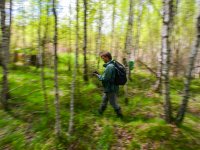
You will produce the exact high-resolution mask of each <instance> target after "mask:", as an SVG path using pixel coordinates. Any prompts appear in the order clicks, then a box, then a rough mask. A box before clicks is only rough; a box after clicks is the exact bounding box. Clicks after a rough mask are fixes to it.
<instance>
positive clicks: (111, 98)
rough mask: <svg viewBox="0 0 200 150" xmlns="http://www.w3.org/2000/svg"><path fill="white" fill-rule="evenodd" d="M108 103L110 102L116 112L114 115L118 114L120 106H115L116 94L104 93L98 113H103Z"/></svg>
mask: <svg viewBox="0 0 200 150" xmlns="http://www.w3.org/2000/svg"><path fill="white" fill-rule="evenodd" d="M108 101H109V102H110V104H111V106H112V107H113V109H114V110H115V111H116V113H118V112H120V106H119V105H118V104H117V94H116V93H114V92H112V93H104V95H103V98H102V103H101V105H100V108H99V111H100V113H103V111H104V110H105V109H106V107H107V104H108ZM120 113H121V112H120Z"/></svg>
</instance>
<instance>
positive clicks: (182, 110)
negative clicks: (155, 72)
mask: <svg viewBox="0 0 200 150" xmlns="http://www.w3.org/2000/svg"><path fill="white" fill-rule="evenodd" d="M196 28H197V34H196V39H195V41H194V45H193V48H192V50H191V53H190V57H189V64H188V68H187V73H186V78H185V85H184V93H183V100H182V104H181V106H180V108H179V111H178V114H177V117H176V124H181V123H182V122H183V119H184V116H185V112H186V109H187V105H188V100H189V96H190V95H189V94H190V83H191V77H192V70H193V68H194V63H195V60H196V57H197V53H198V51H199V44H200V11H199V13H198V17H197V23H196Z"/></svg>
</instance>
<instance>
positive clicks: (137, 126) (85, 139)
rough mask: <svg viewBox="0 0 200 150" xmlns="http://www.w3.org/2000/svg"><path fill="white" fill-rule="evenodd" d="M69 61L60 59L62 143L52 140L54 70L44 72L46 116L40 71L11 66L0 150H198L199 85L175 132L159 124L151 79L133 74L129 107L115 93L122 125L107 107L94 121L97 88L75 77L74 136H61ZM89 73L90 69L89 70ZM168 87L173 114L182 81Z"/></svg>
mask: <svg viewBox="0 0 200 150" xmlns="http://www.w3.org/2000/svg"><path fill="white" fill-rule="evenodd" d="M69 58H70V57H69V56H68V57H66V56H65V55H62V56H60V58H59V63H60V64H59V78H58V79H59V94H60V104H61V108H60V109H61V121H62V122H61V123H62V137H61V139H60V140H58V139H56V138H55V134H54V124H55V120H54V115H55V108H54V87H53V86H54V83H53V77H54V76H53V70H52V69H50V68H45V71H46V76H45V82H46V85H47V94H48V95H47V96H48V101H49V113H48V114H46V113H45V110H44V100H43V95H42V92H41V90H39V89H40V88H41V85H40V69H36V68H35V67H28V68H24V67H22V66H15V68H14V69H12V70H10V75H9V81H10V83H9V85H10V90H11V99H10V101H9V105H10V110H9V111H8V112H5V111H3V110H2V108H1V109H0V116H1V118H0V149H13V150H23V149H24V150H27V149H29V150H41V149H43V150H55V149H59V150H64V149H68V148H71V149H75V150H79V149H80V150H85V149H86V150H90V149H91V150H93V149H99V150H107V149H115V148H116V147H119V148H121V149H123V148H124V149H130V150H135V149H136V150H137V149H156V150H157V149H160V150H171V149H172V150H174V149H177V150H179V149H181V150H182V149H183V150H184V149H185V150H188V149H191V150H193V149H194V150H197V149H199V148H200V142H199V138H200V126H199V123H200V120H199V114H200V105H199V100H198V97H200V94H199V93H198V91H200V87H199V84H200V81H199V79H195V80H193V81H192V84H191V93H192V95H194V98H195V99H196V100H195V101H194V100H192V101H190V103H189V109H188V113H187V114H186V117H185V120H184V124H183V126H181V127H180V128H177V127H176V126H174V125H168V124H166V123H165V121H164V120H163V102H162V97H161V96H160V95H159V94H157V93H154V92H153V91H151V90H150V89H151V86H152V84H154V82H155V78H154V77H153V76H150V75H148V74H147V73H144V71H138V70H137V71H136V72H134V73H133V76H132V82H130V83H129V84H128V89H129V105H125V103H124V92H123V88H122V87H121V88H120V92H119V99H118V101H119V104H120V105H121V107H122V110H123V114H124V118H123V119H119V118H117V117H116V114H115V113H114V111H113V108H112V107H111V106H110V105H109V106H108V108H107V110H106V111H105V114H104V115H103V116H99V115H98V113H97V109H98V107H99V104H100V103H101V95H102V89H101V83H100V82H99V81H98V80H97V79H95V78H93V77H92V76H91V75H90V81H89V82H87V83H85V82H84V81H83V79H82V74H81V71H80V73H79V74H78V79H77V84H76V85H77V89H76V92H75V120H74V121H75V127H74V133H73V135H72V136H71V137H70V138H69V137H68V136H67V135H66V134H67V130H68V121H69V107H70V85H71V80H72V75H71V73H72V72H70V71H68V68H67V67H66V66H67V60H68V59H69ZM91 58H92V57H91ZM94 59H95V58H94ZM91 61H93V58H92V60H91ZM72 63H73V61H72ZM92 69H94V66H92V67H91V68H90V70H92ZM171 83H172V86H173V87H174V88H173V89H172V91H171V92H172V102H173V106H174V108H175V109H177V108H178V105H179V104H180V101H181V96H180V95H179V93H178V92H177V90H182V87H183V80H182V79H172V81H171ZM175 89H176V90H175ZM34 91H35V92H34ZM174 111H176V110H174Z"/></svg>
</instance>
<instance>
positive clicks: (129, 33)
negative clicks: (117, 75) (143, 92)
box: [125, 0, 134, 80]
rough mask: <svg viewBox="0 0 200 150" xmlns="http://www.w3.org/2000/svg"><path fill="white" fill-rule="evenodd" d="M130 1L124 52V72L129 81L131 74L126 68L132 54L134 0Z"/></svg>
mask: <svg viewBox="0 0 200 150" xmlns="http://www.w3.org/2000/svg"><path fill="white" fill-rule="evenodd" d="M129 1H130V8H129V18H128V28H127V34H126V43H125V52H126V64H127V66H126V70H127V75H128V79H129V80H130V79H131V72H130V69H129V66H128V63H129V60H130V55H131V54H132V48H133V44H132V42H133V2H134V0H129Z"/></svg>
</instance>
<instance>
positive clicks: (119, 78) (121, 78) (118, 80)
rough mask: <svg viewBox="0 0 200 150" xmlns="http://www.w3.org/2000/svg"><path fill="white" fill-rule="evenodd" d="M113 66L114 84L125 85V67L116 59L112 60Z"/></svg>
mask: <svg viewBox="0 0 200 150" xmlns="http://www.w3.org/2000/svg"><path fill="white" fill-rule="evenodd" d="M114 66H115V81H114V82H115V84H116V85H125V84H126V82H127V78H126V68H125V67H124V66H123V65H122V64H120V63H119V62H117V61H114Z"/></svg>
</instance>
